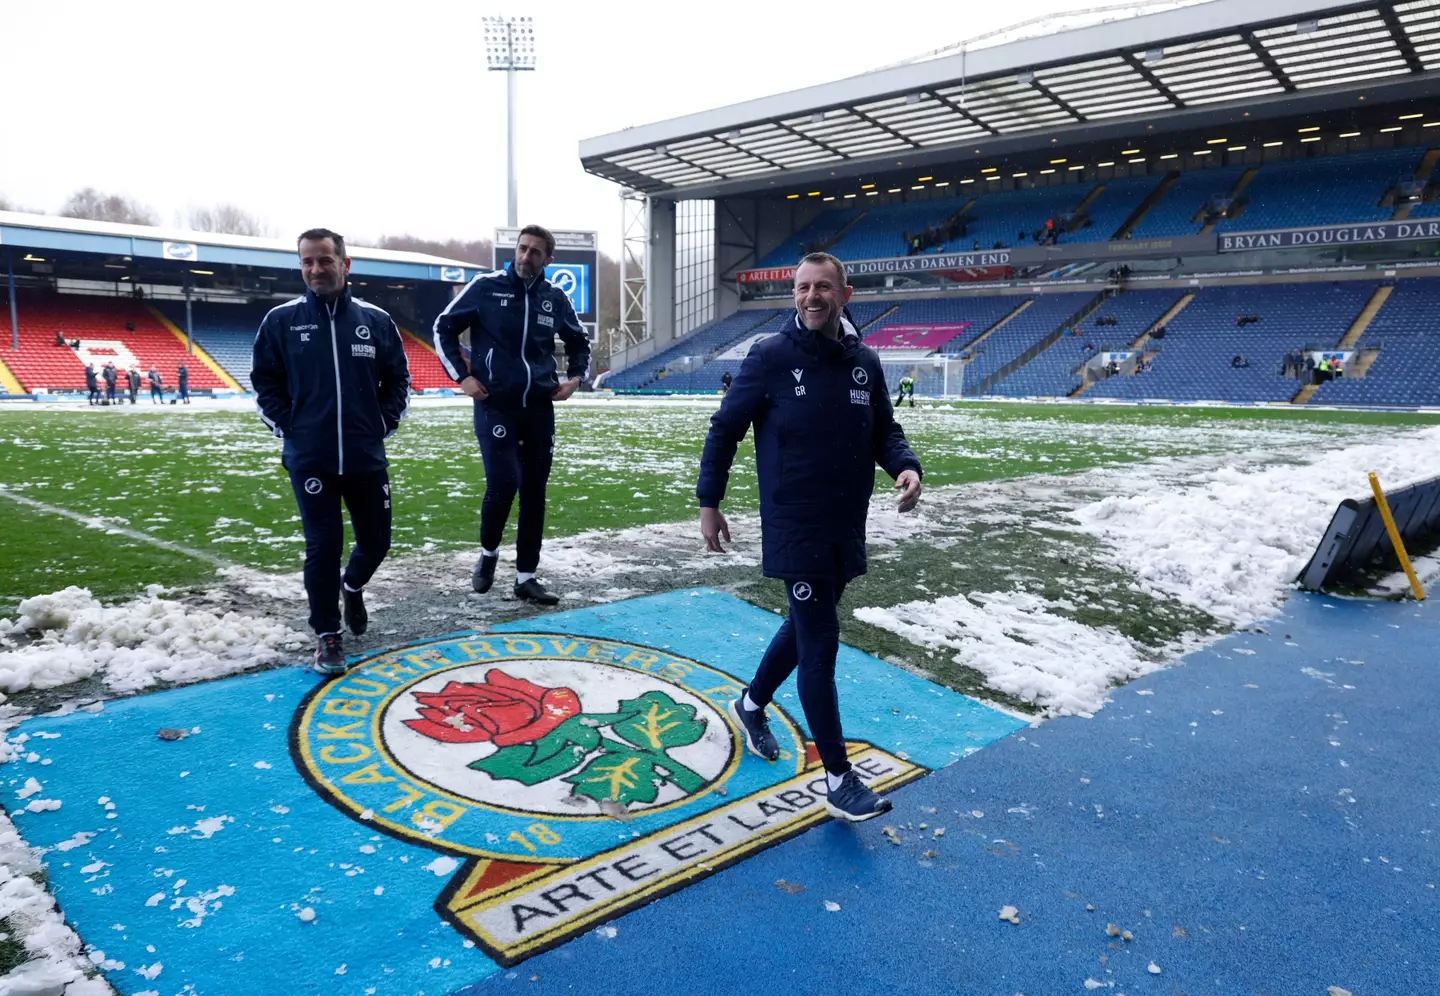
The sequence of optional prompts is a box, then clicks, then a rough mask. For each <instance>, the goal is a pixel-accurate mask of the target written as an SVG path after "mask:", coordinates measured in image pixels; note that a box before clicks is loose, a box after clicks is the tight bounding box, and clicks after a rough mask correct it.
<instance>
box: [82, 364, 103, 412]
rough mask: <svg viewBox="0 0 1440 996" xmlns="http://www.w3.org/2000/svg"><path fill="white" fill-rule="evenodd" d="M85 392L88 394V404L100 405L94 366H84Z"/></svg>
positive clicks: (98, 386) (98, 384)
mask: <svg viewBox="0 0 1440 996" xmlns="http://www.w3.org/2000/svg"><path fill="white" fill-rule="evenodd" d="M85 390H86V391H88V392H89V395H90V404H92V405H98V404H99V403H100V381H99V379H98V378H97V377H96V376H95V364H93V363H87V364H85Z"/></svg>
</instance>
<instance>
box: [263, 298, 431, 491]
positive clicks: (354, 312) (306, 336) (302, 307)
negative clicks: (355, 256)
mask: <svg viewBox="0 0 1440 996" xmlns="http://www.w3.org/2000/svg"><path fill="white" fill-rule="evenodd" d="M250 383H251V385H252V386H253V387H254V388H255V405H256V407H257V408H258V409H259V410H260V418H261V419H263V420H264V422H265V424H266V425H267V426H269V427H270V430H271V431H272V432H274V433H275V435H277V436H280V437H281V438H282V439H284V440H285V448H284V454H283V457H282V460H281V462H282V463H284V465H285V467H286V468H288V469H290V470H312V471H316V472H319V473H328V474H346V473H350V474H368V473H373V472H375V471H378V470H383V469H384V468H385V467H386V460H385V442H384V440H385V438H386V437H387V436H390V435H392V434H394V432H395V430H396V429H398V428H399V427H400V420H401V419H402V418H404V417H405V410H406V408H408V407H409V405H410V364H409V362H408V361H407V360H406V358H405V345H404V342H403V340H402V339H401V338H400V330H399V328H397V327H396V325H395V322H394V320H392V319H391V317H390V316H389V315H388V314H387V313H386V312H385V311H383V310H382V309H380V308H377V307H375V306H374V305H373V304H368V303H366V302H364V301H361V300H360V299H359V298H357V297H352V296H351V294H350V288H349V287H346V288H345V291H344V293H343V294H341V296H340V297H339V298H338V299H337V300H336V301H335V303H334V304H333V305H331V304H327V303H326V302H325V301H324V300H322V299H320V298H317V297H316V296H315V294H314V292H312V291H309V290H307V291H306V292H305V294H304V296H303V297H297V298H296V299H295V300H293V301H287V302H285V303H284V304H282V305H280V306H279V307H276V308H271V309H270V312H269V314H267V315H266V316H265V318H264V320H262V321H261V322H260V331H259V332H257V333H256V335H255V360H254V364H253V369H252V370H251V371H250Z"/></svg>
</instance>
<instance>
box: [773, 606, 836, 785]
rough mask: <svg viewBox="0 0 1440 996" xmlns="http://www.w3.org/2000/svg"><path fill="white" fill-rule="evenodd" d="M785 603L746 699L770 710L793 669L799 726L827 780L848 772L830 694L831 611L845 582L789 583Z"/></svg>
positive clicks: (832, 676)
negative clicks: (784, 612) (800, 713)
mask: <svg viewBox="0 0 1440 996" xmlns="http://www.w3.org/2000/svg"><path fill="white" fill-rule="evenodd" d="M785 591H786V595H787V597H788V598H789V600H790V615H789V618H787V619H786V620H785V622H784V623H782V624H781V626H780V629H779V631H778V632H777V633H776V634H775V638H774V639H772V640H771V641H770V646H769V647H768V648H766V650H765V656H764V657H762V658H761V659H760V667H759V669H758V670H757V671H756V672H755V678H754V679H753V680H752V681H751V682H750V688H749V692H750V698H751V700H752V701H753V702H754V703H755V704H756V705H758V706H760V707H761V708H762V709H763V708H764V707H765V706H767V705H769V704H770V700H771V699H772V698H774V696H775V690H776V689H778V688H779V687H780V685H781V684H782V683H783V682H784V681H785V679H786V678H788V677H790V674H791V672H793V671H795V670H796V669H797V668H798V670H799V672H800V673H799V674H798V675H797V676H796V678H795V683H796V685H798V686H799V690H800V706H801V708H802V709H804V710H805V724H806V725H807V726H809V727H810V736H811V737H812V738H814V740H815V747H816V749H817V750H818V751H819V752H820V761H821V763H823V764H824V765H825V770H826V771H827V772H828V773H830V774H832V775H841V774H844V773H845V772H847V771H849V770H850V762H849V761H848V760H846V758H845V735H844V733H842V732H841V729H840V700H839V698H838V696H837V695H836V692H835V655H836V654H838V653H839V651H840V616H839V613H838V612H837V607H838V606H839V604H840V596H841V595H842V594H843V593H844V591H845V582H844V581H841V580H839V579H838V578H833V579H830V580H823V581H822V580H816V579H813V578H811V579H807V580H803V581H801V580H791V581H786V582H785Z"/></svg>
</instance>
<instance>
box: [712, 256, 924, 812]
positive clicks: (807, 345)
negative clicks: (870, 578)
mask: <svg viewBox="0 0 1440 996" xmlns="http://www.w3.org/2000/svg"><path fill="white" fill-rule="evenodd" d="M851 290H852V289H851V288H850V287H849V286H847V284H846V282H845V266H844V264H843V263H841V262H840V260H838V259H836V258H835V257H834V256H831V255H829V254H828V253H810V254H809V255H807V256H806V257H805V258H804V259H802V260H801V261H800V265H799V266H798V267H797V268H796V270H795V318H794V320H793V321H792V322H791V324H790V325H789V326H788V327H787V328H786V329H785V330H784V331H783V332H781V334H779V335H776V336H772V337H771V338H769V339H766V340H765V341H764V342H761V343H757V344H756V345H755V346H754V347H752V348H751V350H750V354H749V355H748V356H747V357H746V358H745V362H744V364H742V365H741V367H740V373H739V374H738V375H737V376H736V378H735V382H734V383H733V384H732V385H731V387H730V390H729V392H728V393H727V394H726V395H725V400H724V401H723V402H722V403H721V405H720V410H719V411H718V412H716V413H715V415H714V416H713V417H712V418H711V420H710V433H709V435H708V436H707V437H706V438H705V450H704V453H703V455H702V456H701V458H700V481H699V483H698V484H697V485H696V488H695V492H696V495H697V497H698V498H699V499H700V532H701V534H702V535H703V536H704V537H705V545H706V547H707V548H708V549H710V550H712V551H715V552H717V553H723V552H725V551H724V547H722V546H721V545H720V541H721V539H724V540H725V541H726V542H728V541H729V539H730V526H729V524H728V523H727V522H726V521H725V516H723V515H721V514H720V502H721V501H722V500H723V499H724V497H725V487H726V484H727V483H728V481H729V476H730V464H731V463H732V461H733V460H734V459H735V449H736V447H737V446H738V445H739V443H740V440H742V439H743V438H745V432H746V430H747V429H748V428H749V427H750V426H751V425H752V424H753V425H754V426H755V464H756V470H757V472H758V474H759V478H760V532H761V542H762V549H763V558H764V564H763V570H764V572H765V576H766V577H771V578H780V579H782V580H783V581H784V582H785V591H786V597H787V599H788V600H789V603H790V615H789V618H787V619H786V620H785V622H784V623H783V624H782V625H781V626H780V630H779V632H777V633H776V634H775V638H774V639H773V640H772V641H771V642H770V646H769V649H767V650H766V651H765V655H764V657H762V658H761V660H760V666H759V669H758V670H757V671H756V673H755V677H754V679H753V680H752V681H751V682H750V685H749V687H748V688H746V689H745V691H744V692H743V693H742V694H741V695H740V697H739V698H738V699H736V700H735V701H734V702H732V703H731V704H730V715H731V717H732V718H733V719H734V720H735V722H736V723H737V724H738V725H739V726H740V728H741V729H742V730H743V731H744V732H745V739H746V743H747V745H748V747H749V748H750V751H751V752H752V753H754V754H758V755H759V756H760V757H763V758H765V759H766V760H769V761H774V760H775V759H776V758H777V757H779V755H780V747H779V744H778V743H777V742H776V740H775V736H774V734H772V733H771V732H770V726H769V723H768V721H767V720H766V716H765V707H766V706H767V705H769V704H770V700H771V698H772V697H773V696H774V695H775V690H776V689H778V688H779V687H780V684H781V683H782V682H783V681H784V680H785V679H786V678H788V677H789V676H790V674H791V672H794V671H796V670H797V668H798V670H799V675H798V677H797V684H798V685H799V690H800V705H801V707H802V708H803V709H804V711H805V722H806V724H807V725H808V726H809V727H810V736H811V737H812V738H813V739H814V741H815V746H816V748H817V749H818V750H819V752H820V760H821V762H822V763H823V764H824V766H825V778H826V783H827V786H828V788H829V798H828V800H827V801H826V807H825V808H826V809H827V811H829V813H830V814H831V815H832V816H836V817H839V818H842V819H846V820H852V821H859V820H868V819H870V818H871V817H872V816H878V815H880V814H881V813H883V812H886V811H887V810H889V809H890V801H889V800H888V799H883V798H881V797H880V796H878V795H876V794H875V793H874V792H871V791H870V789H869V788H867V787H866V786H865V784H864V782H862V781H861V780H860V776H859V775H858V774H857V773H856V772H855V771H854V770H852V769H851V767H850V762H849V761H848V760H847V759H846V752H845V737H844V734H843V733H842V732H841V728H840V705H839V700H838V697H837V695H836V691H835V657H836V654H837V653H838V652H839V648H840V617H839V613H838V611H837V610H838V606H839V602H840V596H841V594H843V593H844V591H845V586H846V585H847V584H848V583H849V582H850V581H852V580H853V579H854V578H856V577H858V576H859V575H861V574H864V573H865V517H866V514H867V512H868V511H869V507H870V495H871V493H872V492H873V491H874V489H875V465H876V464H879V465H880V466H881V467H882V468H883V469H884V470H885V472H886V473H888V474H889V475H890V476H891V477H893V478H894V479H895V487H896V488H897V489H899V491H900V511H902V512H908V511H909V510H910V509H912V508H914V507H915V504H916V502H918V501H919V500H920V473H921V471H920V461H919V460H917V459H915V454H914V453H912V452H911V451H910V445H909V443H907V442H906V440H905V433H904V432H903V431H902V430H901V428H900V424H899V423H898V422H896V421H895V417H894V412H893V411H892V409H891V407H890V398H889V395H888V394H887V393H886V389H885V376H884V373H883V371H882V370H881V367H880V360H879V357H877V356H876V355H875V352H874V350H872V349H870V348H869V347H868V346H864V345H862V344H861V343H860V337H859V335H857V334H856V332H855V328H854V326H853V325H852V323H851V322H850V320H849V317H848V316H847V315H846V313H845V302H847V301H849V300H850V294H851Z"/></svg>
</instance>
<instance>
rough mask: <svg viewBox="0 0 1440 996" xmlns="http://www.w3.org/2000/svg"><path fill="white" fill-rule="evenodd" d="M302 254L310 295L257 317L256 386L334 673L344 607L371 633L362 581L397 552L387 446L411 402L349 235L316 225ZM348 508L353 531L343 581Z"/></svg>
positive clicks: (388, 328)
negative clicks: (364, 296)
mask: <svg viewBox="0 0 1440 996" xmlns="http://www.w3.org/2000/svg"><path fill="white" fill-rule="evenodd" d="M296 250H297V252H298V255H299V257H300V273H301V276H303V277H304V279H305V288H306V289H305V293H304V295H303V296H301V297H297V298H295V299H294V300H293V301H288V302H286V303H285V304H282V305H280V306H278V307H276V308H272V309H270V312H269V313H268V314H267V315H266V316H265V318H264V320H263V321H261V323H260V331H259V332H258V333H256V335H255V349H254V362H253V369H252V370H251V373H250V381H251V384H252V386H253V387H254V388H255V404H256V407H257V408H258V409H259V412H260V418H261V420H262V421H264V423H265V424H266V425H267V426H268V427H269V428H270V431H271V432H273V433H274V434H275V435H277V436H279V437H280V438H282V439H284V440H285V444H284V450H283V455H282V457H281V463H282V464H283V465H284V466H285V469H286V470H287V471H289V474H290V484H291V487H293V488H294V489H295V500H296V502H297V503H298V504H299V506H300V521H301V525H302V528H303V529H304V532H305V594H306V596H307V597H308V598H309V601H310V626H311V628H312V629H314V630H315V633H316V635H317V637H318V639H319V642H318V645H317V646H316V648H315V661H314V664H313V667H314V669H315V670H316V671H318V672H320V673H321V674H324V675H338V674H344V673H345V649H344V644H343V638H342V637H341V635H340V623H341V619H342V614H341V607H340V604H341V601H342V599H343V601H344V615H343V619H344V622H345V624H346V625H347V626H348V627H349V629H350V632H351V633H354V634H355V635H356V636H360V635H362V634H364V632H365V630H366V629H367V628H368V627H369V623H370V615H369V612H368V611H367V610H366V608H365V595H364V590H365V585H366V583H367V582H368V581H369V580H370V579H371V578H372V577H373V576H374V574H375V571H376V569H377V568H378V567H379V566H380V564H381V562H382V561H384V559H385V554H386V553H387V552H389V550H390V524H391V515H392V510H391V508H390V501H391V494H390V476H389V471H388V469H387V468H388V461H387V460H386V457H385V440H386V439H387V438H389V437H390V436H392V435H394V434H395V432H396V430H398V429H399V428H400V421H401V419H403V418H404V417H405V410H406V409H407V408H408V407H409V404H410V366H409V363H408V362H407V360H406V358H405V346H404V343H403V341H402V340H401V338H400V330H399V329H398V328H397V327H396V325H395V322H394V321H393V320H392V319H391V318H390V316H389V315H388V314H387V313H386V312H385V311H383V310H381V309H380V308H377V307H375V306H374V305H373V304H368V303H366V302H364V301H361V300H360V299H359V298H357V297H354V296H353V295H352V294H351V293H350V286H349V282H348V278H349V274H350V257H349V256H347V255H346V254H345V239H344V238H343V237H342V236H341V235H339V234H338V233H336V232H332V231H330V230H329V229H327V228H312V229H309V230H308V231H305V232H303V233H301V235H300V238H299V239H298V240H296ZM342 502H343V503H344V506H345V508H346V509H347V510H348V511H349V513H350V528H351V531H352V532H353V533H354V535H355V547H354V549H352V550H351V551H350V559H349V561H348V562H347V563H346V565H345V570H344V573H343V574H342V573H341V570H340V556H341V554H342V553H343V552H344V543H345V530H344V520H343V519H342V517H341V512H340V507H341V503H342ZM342 593H343V594H342Z"/></svg>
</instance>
